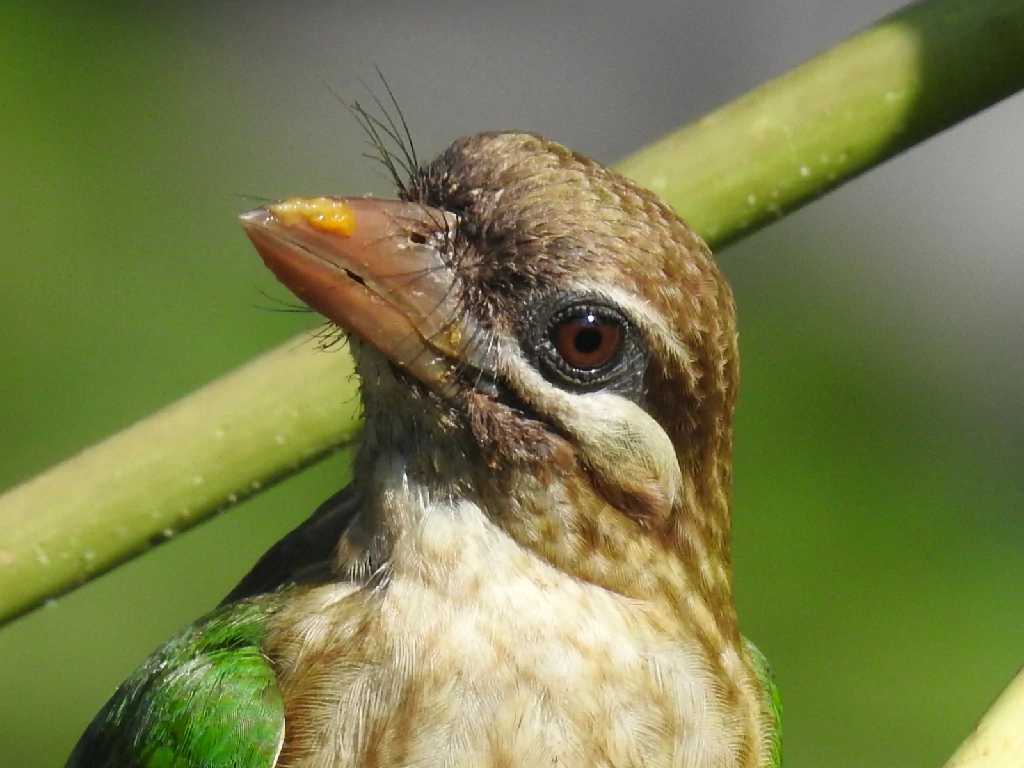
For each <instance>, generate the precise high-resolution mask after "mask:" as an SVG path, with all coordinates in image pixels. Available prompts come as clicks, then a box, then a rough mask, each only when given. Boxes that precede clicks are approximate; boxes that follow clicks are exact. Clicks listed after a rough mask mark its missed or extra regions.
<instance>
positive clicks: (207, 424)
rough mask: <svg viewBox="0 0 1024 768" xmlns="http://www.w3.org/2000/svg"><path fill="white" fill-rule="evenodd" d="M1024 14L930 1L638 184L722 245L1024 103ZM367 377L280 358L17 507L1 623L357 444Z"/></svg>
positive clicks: (1015, 4) (643, 158) (8, 511)
mask: <svg viewBox="0 0 1024 768" xmlns="http://www.w3.org/2000/svg"><path fill="white" fill-rule="evenodd" d="M1021 51H1024V0H928V2H923V3H920V4H918V5H915V6H911V7H910V8H909V9H908V10H906V11H904V12H902V13H899V14H896V15H895V16H892V17H890V18H889V19H887V20H884V21H882V22H881V23H879V24H877V25H875V26H873V27H870V28H868V29H867V30H865V31H864V32H862V33H860V34H858V35H856V36H855V37H853V38H851V39H849V40H847V41H846V42H844V43H842V44H840V45H838V46H836V47H835V48H833V49H831V50H830V51H828V52H826V53H824V54H822V55H821V56H819V57H817V58H815V59H813V60H812V61H810V62H808V63H806V64H804V65H803V66H801V67H798V68H797V69H795V70H793V71H792V72H790V73H788V74H786V75H783V76H782V77H780V78H778V79H777V80H774V81H772V82H770V83H767V84H766V85H764V86H762V87H760V88H758V89H757V90H755V91H753V92H751V93H750V94H748V95H746V96H744V97H742V98H740V99H738V100H737V101H735V102H733V103H732V104H729V105H727V106H725V107H723V108H722V109H720V110H718V111H716V112H714V113H713V114H711V115H709V116H708V117H706V118H704V119H703V120H701V121H699V122H697V123H695V124H693V125H691V126H688V127H686V128H683V129H682V130H680V131H679V132H677V133H675V134H672V135H671V136H668V137H666V138H664V139H662V140H661V141H658V142H656V143H655V144H653V145H652V146H651V147H649V148H648V149H645V150H643V151H641V152H639V153H638V154H636V155H634V156H633V157H631V158H629V159H627V160H626V161H625V162H624V163H622V165H621V166H620V169H621V170H622V171H623V172H625V173H627V174H628V175H631V176H632V177H633V178H635V179H636V180H637V181H639V182H640V183H641V184H644V185H646V186H648V187H651V188H652V189H654V190H655V191H657V192H659V193H660V194H661V195H662V196H664V197H665V198H666V199H667V200H668V201H669V202H670V203H671V204H672V205H673V206H675V207H676V208H677V210H679V211H680V212H681V213H682V215H683V216H684V218H686V219H688V220H689V221H690V223H691V224H692V225H693V226H694V227H695V228H696V230H697V231H698V232H700V233H701V234H702V235H703V236H704V237H705V238H706V239H707V240H708V241H709V243H711V244H712V245H722V244H723V243H726V242H730V241H733V240H735V239H736V238H738V237H740V236H741V235H743V234H746V233H749V232H751V231H753V230H755V229H756V228H758V227H760V226H762V225H763V224H764V223H766V222H767V221H769V220H771V219H772V218H775V217H778V216H781V215H783V214H784V213H785V212H787V211H789V210H792V209H794V208H796V207H798V206H800V205H802V204H803V203H805V202H807V201H808V200H811V199H813V198H814V197H816V196H818V195H820V194H822V193H824V192H825V191H827V190H828V189H831V188H833V187H835V186H837V185H838V184H840V183H842V182H843V181H846V180H848V179H850V178H852V177H853V176H856V175H857V174H859V173H862V172H863V171H865V170H866V169H868V168H870V167H872V166H874V165H877V164H879V163H881V162H883V161H884V160H885V159H886V158H888V157H891V156H892V155H894V154H896V153H897V152H899V151H901V150H903V149H905V148H907V147H909V146H912V145H913V144H916V143H918V142H920V141H923V140H924V139H926V138H928V137H929V136H931V135H934V134H935V133H938V132H939V131H941V130H943V129H944V128H946V127H948V126H949V125H952V124H954V123H956V122H958V121H960V120H963V119H965V118H966V117H969V116H970V115H972V114H974V113H975V112H977V111H978V110H980V109H983V108H985V107H986V106H989V105H991V104H993V103H995V102H997V101H999V100H1000V99H1002V98H1003V97H1005V96H1007V95H1009V94H1011V93H1013V92H1014V91H1016V90H1018V89H1020V88H1021V87H1024V55H1022V54H1021ZM346 380H351V362H350V360H349V359H348V357H347V355H345V354H319V353H317V352H316V350H315V348H314V346H313V345H312V344H311V343H309V341H308V340H306V341H305V342H304V343H296V342H292V343H291V344H289V345H286V346H285V347H282V348H280V349H277V350H274V351H272V352H269V353H268V354H266V355H264V356H263V357H261V358H259V359H257V360H256V361H254V362H252V363H250V364H249V365H247V366H245V367H243V368H241V369H239V370H238V371H236V372H234V373H232V374H230V375H228V376H226V377H224V378H222V379H220V380H218V381H216V382H214V383H213V384H210V385H208V386H207V387H204V388H203V389H201V390H199V391H198V392H196V393H195V394H193V395H190V396H189V397H187V398H185V399H184V400H182V401H180V402H178V403H177V404H175V405H172V406H170V407H168V408H166V409H164V410H162V411H160V412H159V413H157V414H155V415H153V416H151V417H150V418H148V419H146V420H144V421H142V422H140V423H139V424H137V425H135V426H133V427H131V428H129V429H127V430H125V431H124V432H122V433H120V434H118V435H115V436H113V437H111V438H109V439H108V440H106V441H104V442H102V443H100V444H99V445H97V446H94V447H93V448H90V449H88V450H86V451H84V452H83V453H81V454H79V455H78V456H76V457H74V458H72V459H70V460H69V461H67V462H65V463H63V464H61V465H59V466H57V467H55V468H53V469H51V470H49V471H48V472H46V473H44V474H42V475H40V476H38V477H36V478H35V479H33V480H30V481H29V482H27V483H25V484H23V485H21V486H18V487H16V488H14V489H13V490H11V491H9V492H8V493H6V494H5V495H4V496H3V497H0V622H2V621H5V620H10V619H12V618H13V617H16V616H18V615H20V614H23V613H25V612H26V611H28V610H31V609H32V608H34V607H36V606H38V605H40V604H42V603H43V602H44V601H45V600H47V599H50V598H53V597H56V596H57V595H60V594H62V593H64V592H67V591H68V590H70V589H73V588H74V587H76V586H78V585H79V584H82V583H84V582H86V581H88V580H89V579H91V578H93V577H95V576H97V575H99V574H101V573H103V572H104V571H107V570H109V569H111V568H113V567H114V566H116V565H117V564H119V563H121V562H123V561H125V560H127V559H128V558H130V557H132V556H134V555H136V554H138V553H140V552H142V551H143V550H145V549H146V548H147V547H149V546H151V545H152V544H153V543H155V542H158V541H160V540H163V539H166V538H169V537H171V536H173V535H175V534H176V533H178V532H180V531H182V530H185V529H186V528H188V527H190V526H192V525H195V524H196V523H198V522H200V521H202V520H203V519H206V518H208V517H209V516H210V515H212V514H213V513H215V512H217V511H218V510H221V509H224V508H225V507H227V506H230V505H231V504H233V503H234V502H235V501H236V500H238V499H241V498H243V497H244V496H247V495H250V494H251V493H252V492H253V491H254V490H257V489H259V488H261V487H265V486H266V485H267V484H268V483H270V482H272V481H274V480H276V479H280V478H281V477H284V476H287V475H288V474H291V473H293V472H295V471H297V470H298V469H299V468H301V467H302V466H305V465H306V464H308V463H310V462H311V461H313V460H315V459H316V458H317V457H319V456H322V455H324V454H325V453H326V452H328V451H329V450H330V449H331V448H332V446H336V445H338V444H340V443H342V442H345V441H347V440H349V439H350V438H351V437H352V436H353V433H354V431H355V430H356V429H357V413H358V403H357V400H356V397H355V395H354V392H355V388H354V386H350V387H349V388H348V389H347V390H346V389H345V387H344V386H342V385H340V384H339V383H340V382H345V381H346Z"/></svg>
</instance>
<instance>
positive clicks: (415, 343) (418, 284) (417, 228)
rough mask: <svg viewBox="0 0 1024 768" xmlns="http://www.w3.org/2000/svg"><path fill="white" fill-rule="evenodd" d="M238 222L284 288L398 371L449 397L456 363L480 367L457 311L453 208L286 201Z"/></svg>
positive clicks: (471, 329)
mask: <svg viewBox="0 0 1024 768" xmlns="http://www.w3.org/2000/svg"><path fill="white" fill-rule="evenodd" d="M240 219H241V222H242V227H243V229H244V230H245V233H246V234H247V235H248V236H249V239H250V240H251V241H252V244H253V245H254V246H255V247H256V251H257V252H258V253H259V254H260V256H261V257H262V259H263V261H264V263H265V264H266V265H267V267H269V268H270V270H271V271H272V272H273V273H274V274H275V275H276V276H277V279H278V280H280V281H281V282H282V283H283V284H284V285H285V286H286V287H287V288H288V289H289V290H291V291H292V292H293V293H294V294H295V295H296V296H297V297H298V298H300V299H301V300H302V301H304V302H305V303H306V304H307V305H309V306H310V307H311V308H313V309H315V310H316V311H317V312H319V313H320V314H322V315H324V316H325V317H326V318H327V319H328V320H331V321H332V322H334V323H336V324H337V325H338V326H340V327H341V328H342V329H343V330H344V331H346V332H347V333H349V334H354V335H355V336H357V337H358V338H360V339H362V340H363V341H365V342H367V343H369V344H370V345H372V346H373V347H375V348H376V349H377V350H378V351H380V352H381V353H382V354H383V355H384V356H385V357H387V358H388V359H389V360H390V361H391V362H392V363H394V364H395V365H396V366H398V367H399V368H400V369H402V370H403V371H406V372H407V373H409V374H411V375H412V376H414V377H415V378H417V379H419V380H420V381H421V382H423V383H424V384H426V385H427V386H428V387H430V388H431V389H434V390H435V391H438V392H439V393H441V394H443V395H447V394H449V393H450V391H451V381H452V377H453V374H454V372H455V371H456V370H457V369H459V368H465V367H468V368H471V369H478V370H486V369H487V368H489V367H490V366H487V365H486V362H487V361H486V360H485V359H484V358H485V357H486V356H487V352H486V347H487V345H486V344H483V345H481V344H480V343H478V342H479V341H480V340H481V339H482V338H483V335H482V334H480V333H479V330H480V329H479V328H478V327H477V326H476V325H475V323H474V322H473V320H472V319H471V318H470V317H468V316H467V315H466V313H464V312H460V310H459V304H458V296H457V295H456V293H457V292H456V291H455V290H454V288H455V272H454V270H453V269H452V266H451V264H450V263H448V262H449V260H450V259H449V257H448V255H447V254H446V253H445V252H444V244H445V243H447V242H450V238H451V236H452V233H454V231H455V226H456V224H457V220H456V217H455V216H454V214H451V213H448V212H445V211H441V210H439V209H436V208H430V207H427V206H423V205H418V204H414V203H403V202H400V201H397V200H376V199H373V198H316V199H310V200H303V199H291V200H286V201H284V202H282V203H276V204H274V205H268V206H265V207H263V208H258V209H256V210H254V211H249V212H248V213H244V214H242V215H241V217H240Z"/></svg>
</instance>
